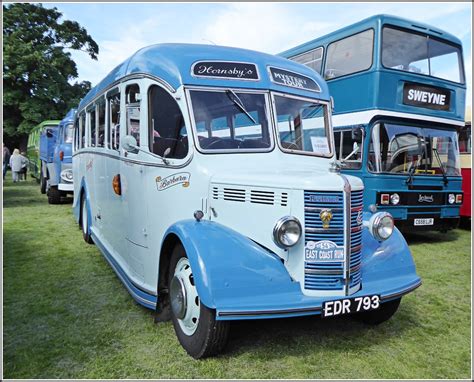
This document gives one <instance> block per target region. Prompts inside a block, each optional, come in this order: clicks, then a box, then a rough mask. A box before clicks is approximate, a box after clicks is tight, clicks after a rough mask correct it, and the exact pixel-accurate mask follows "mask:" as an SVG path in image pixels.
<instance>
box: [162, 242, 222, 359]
mask: <svg viewBox="0 0 474 382" xmlns="http://www.w3.org/2000/svg"><path fill="white" fill-rule="evenodd" d="M168 280H169V282H168V287H169V298H170V304H171V319H172V321H173V326H174V330H175V332H176V336H177V337H178V340H179V342H180V343H181V346H182V347H183V348H184V349H185V350H186V352H187V353H188V354H189V355H190V356H191V357H193V358H195V359H199V358H205V357H210V356H212V355H215V354H218V353H220V352H221V351H222V349H223V348H224V347H225V345H226V344H227V339H228V336H229V323H228V322H225V321H217V320H216V312H215V310H213V309H209V308H208V307H207V306H205V305H204V304H202V303H201V301H200V299H199V295H198V293H197V289H196V286H195V283H194V276H193V272H192V269H191V264H190V263H189V259H188V258H187V256H186V252H185V251H184V248H183V247H182V246H181V245H177V246H176V247H175V248H174V250H173V254H172V255H171V262H170V268H169V273H168Z"/></svg>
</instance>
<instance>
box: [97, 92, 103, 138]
mask: <svg viewBox="0 0 474 382" xmlns="http://www.w3.org/2000/svg"><path fill="white" fill-rule="evenodd" d="M97 110H98V120H99V125H98V126H97V147H104V142H105V100H104V97H102V98H101V99H100V100H99V101H98V102H97Z"/></svg>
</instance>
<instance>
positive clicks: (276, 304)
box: [167, 216, 420, 320]
mask: <svg viewBox="0 0 474 382" xmlns="http://www.w3.org/2000/svg"><path fill="white" fill-rule="evenodd" d="M366 218H367V219H368V216H366ZM169 233H173V234H175V235H177V236H178V237H179V238H180V240H181V241H182V243H183V245H184V247H185V250H186V253H187V255H188V257H189V260H190V263H191V267H192V269H193V273H194V278H195V282H196V287H197V289H198V293H199V296H200V298H201V301H202V302H203V303H204V304H205V305H206V306H208V307H211V308H214V309H216V311H217V317H218V319H222V320H231V319H256V318H269V317H289V316H300V315H308V314H319V313H320V312H319V311H318V309H320V308H321V306H322V303H323V302H324V301H328V300H332V299H339V298H341V297H331V296H326V297H310V296H306V295H304V294H303V293H302V291H301V287H300V284H299V283H298V282H295V281H293V280H292V279H291V277H290V275H289V274H288V272H287V270H286V268H285V266H284V265H283V263H282V261H281V260H280V259H279V258H278V257H277V256H276V255H274V254H272V253H271V252H269V251H267V250H265V249H264V248H262V247H260V246H259V245H257V244H255V243H254V242H253V241H251V240H250V239H248V238H247V237H245V236H242V235H241V234H239V233H238V232H235V231H233V230H231V229H229V228H227V227H224V226H222V225H220V224H218V223H215V222H211V221H201V222H196V221H194V220H186V221H182V222H178V223H176V224H175V225H173V226H172V227H170V229H169V230H168V232H167V234H169ZM363 242H364V246H363V253H362V279H363V285H362V289H361V290H360V291H359V292H357V293H355V294H353V295H351V297H356V296H363V295H369V294H380V295H381V297H382V299H383V298H387V300H388V299H390V295H393V294H396V293H401V294H403V292H404V291H406V292H407V291H410V290H411V289H410V288H411V287H413V286H416V285H418V284H419V283H420V278H419V277H418V275H417V274H416V270H415V265H414V263H413V259H412V257H411V253H410V250H409V249H408V245H407V243H406V241H405V240H404V238H403V236H402V235H401V234H400V233H399V231H398V230H397V231H395V233H394V234H393V235H392V237H391V238H390V239H388V240H387V241H385V242H383V243H379V242H377V241H376V240H374V239H373V237H372V236H371V235H370V234H369V233H368V232H367V230H366V229H364V232H363Z"/></svg>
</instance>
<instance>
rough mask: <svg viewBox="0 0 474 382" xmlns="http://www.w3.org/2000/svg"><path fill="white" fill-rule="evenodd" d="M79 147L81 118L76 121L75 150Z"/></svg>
mask: <svg viewBox="0 0 474 382" xmlns="http://www.w3.org/2000/svg"><path fill="white" fill-rule="evenodd" d="M78 149H79V118H76V121H75V123H74V151H76V150H78Z"/></svg>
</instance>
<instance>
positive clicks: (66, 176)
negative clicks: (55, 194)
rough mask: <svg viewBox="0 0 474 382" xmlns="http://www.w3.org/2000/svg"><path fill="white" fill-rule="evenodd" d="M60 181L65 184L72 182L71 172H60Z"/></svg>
mask: <svg viewBox="0 0 474 382" xmlns="http://www.w3.org/2000/svg"><path fill="white" fill-rule="evenodd" d="M61 179H62V180H64V181H65V182H72V170H71V169H70V168H68V169H66V170H63V171H61Z"/></svg>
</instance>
